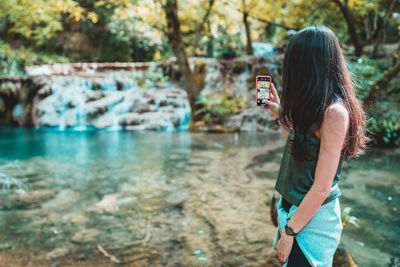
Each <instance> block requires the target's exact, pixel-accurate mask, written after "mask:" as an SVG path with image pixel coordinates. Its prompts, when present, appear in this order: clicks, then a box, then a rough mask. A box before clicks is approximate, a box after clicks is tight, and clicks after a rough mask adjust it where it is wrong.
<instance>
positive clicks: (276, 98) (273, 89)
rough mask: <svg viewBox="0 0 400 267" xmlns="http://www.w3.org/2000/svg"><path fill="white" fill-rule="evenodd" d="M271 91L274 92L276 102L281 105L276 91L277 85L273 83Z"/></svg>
mask: <svg viewBox="0 0 400 267" xmlns="http://www.w3.org/2000/svg"><path fill="white" fill-rule="evenodd" d="M271 91H272V95H273V96H274V100H275V102H278V103H279V96H278V92H277V91H276V89H275V85H274V84H273V83H271Z"/></svg>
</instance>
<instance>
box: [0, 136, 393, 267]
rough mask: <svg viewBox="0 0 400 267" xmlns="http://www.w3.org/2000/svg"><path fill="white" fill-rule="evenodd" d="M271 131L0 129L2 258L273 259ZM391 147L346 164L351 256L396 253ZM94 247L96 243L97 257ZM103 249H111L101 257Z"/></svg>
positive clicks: (88, 262)
mask: <svg viewBox="0 0 400 267" xmlns="http://www.w3.org/2000/svg"><path fill="white" fill-rule="evenodd" d="M282 152H283V141H282V140H281V137H280V135H279V134H276V133H264V134H257V133H248V134H244V133H241V134H204V133H188V132H126V131H116V132H112V131H86V132H70V131H62V132H59V131H53V130H35V129H1V130H0V166H3V167H1V168H2V169H1V170H0V171H1V172H2V173H5V174H7V175H11V176H12V177H14V178H15V179H16V181H18V182H20V183H21V184H15V183H11V188H10V189H4V190H2V192H1V194H0V196H1V203H2V204H1V205H0V229H2V230H1V234H0V238H1V240H2V242H1V244H2V255H3V257H1V258H0V263H2V264H1V265H10V264H11V265H13V266H14V265H15V266H18V265H20V266H24V265H26V264H27V263H30V264H32V263H33V264H35V263H36V265H43V266H46V264H48V265H49V266H50V265H51V264H54V265H67V264H74V265H77V264H78V263H79V264H81V265H83V266H99V265H102V264H103V265H110V264H118V263H124V264H126V265H129V264H132V263H134V264H136V265H138V266H161V265H162V266H177V265H183V266H219V265H239V266H254V265H257V264H265V263H266V262H267V263H268V262H273V259H271V255H272V253H273V249H272V247H271V244H272V238H273V236H274V231H275V227H273V225H272V223H271V221H270V218H269V202H270V199H271V196H272V194H273V193H274V189H273V186H274V183H275V179H276V175H277V172H278V170H279V163H280V159H281V155H282ZM399 166H400V153H399V151H398V150H397V151H396V150H373V151H370V152H369V153H368V154H367V155H364V156H362V157H361V158H359V159H358V160H352V161H350V162H345V163H344V166H343V175H342V177H343V178H342V179H341V181H340V187H341V191H342V197H341V199H340V201H341V202H340V203H341V208H342V210H343V209H344V207H350V208H352V215H354V216H356V217H357V218H358V224H359V226H360V227H356V226H354V225H348V226H346V228H345V229H344V232H343V237H342V244H341V246H345V247H346V248H349V251H350V253H351V255H352V256H353V258H354V259H355V261H356V262H357V263H359V264H360V266H385V264H386V262H387V259H388V257H389V255H396V256H397V257H400V254H399V251H400V244H399V243H400V242H399V241H398V240H400V228H399V225H400V216H399V210H398V208H399V207H400V205H399V204H400V180H399V177H400V168H399ZM104 252H106V254H107V255H108V256H107V255H106V254H105V253H104ZM110 255H111V256H113V257H110Z"/></svg>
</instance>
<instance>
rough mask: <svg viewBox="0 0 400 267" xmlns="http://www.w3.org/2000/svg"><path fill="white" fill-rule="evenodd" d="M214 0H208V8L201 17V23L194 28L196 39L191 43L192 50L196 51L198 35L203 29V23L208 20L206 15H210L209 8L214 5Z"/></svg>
mask: <svg viewBox="0 0 400 267" xmlns="http://www.w3.org/2000/svg"><path fill="white" fill-rule="evenodd" d="M214 2H215V1H214V0H210V2H209V3H208V8H207V11H206V14H205V15H204V17H203V20H202V21H201V23H200V24H199V25H198V27H197V29H196V39H195V40H194V44H193V52H194V53H196V50H197V47H198V46H199V42H200V37H201V33H202V32H203V29H204V24H206V22H207V20H208V16H209V15H210V12H211V9H212V7H213V5H214Z"/></svg>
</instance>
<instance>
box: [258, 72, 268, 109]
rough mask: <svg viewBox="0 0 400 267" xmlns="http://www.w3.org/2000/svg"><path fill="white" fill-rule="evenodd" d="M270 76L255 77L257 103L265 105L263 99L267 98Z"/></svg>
mask: <svg viewBox="0 0 400 267" xmlns="http://www.w3.org/2000/svg"><path fill="white" fill-rule="evenodd" d="M270 85H271V78H270V77H267V76H261V77H257V105H259V106H266V105H267V104H265V103H264V102H263V99H267V100H270V99H269V95H270V92H269V90H270Z"/></svg>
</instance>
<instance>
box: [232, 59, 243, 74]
mask: <svg viewBox="0 0 400 267" xmlns="http://www.w3.org/2000/svg"><path fill="white" fill-rule="evenodd" d="M244 69H245V64H244V61H243V59H242V58H235V59H234V60H233V67H232V71H233V73H235V74H240V73H242V72H244Z"/></svg>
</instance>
